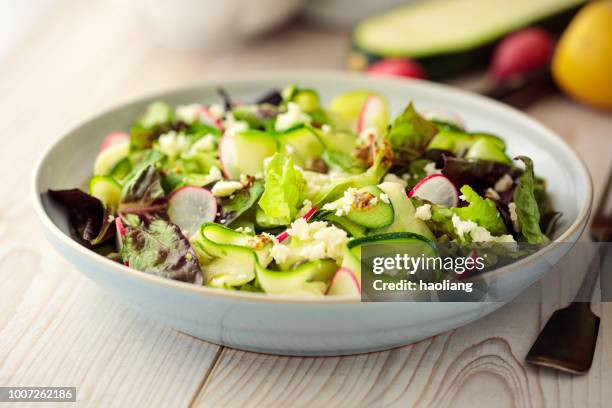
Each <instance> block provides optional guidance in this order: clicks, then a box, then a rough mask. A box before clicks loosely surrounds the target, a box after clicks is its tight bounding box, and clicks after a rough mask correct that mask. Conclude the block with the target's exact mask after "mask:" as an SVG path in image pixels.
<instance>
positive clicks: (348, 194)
mask: <svg viewBox="0 0 612 408" xmlns="http://www.w3.org/2000/svg"><path fill="white" fill-rule="evenodd" d="M356 192H357V190H356V189H355V188H353V187H350V188H349V189H347V190H346V191H345V192H344V195H343V196H342V197H341V198H339V199H338V200H336V201H334V202H331V203H327V204H325V205H323V209H324V210H328V211H335V214H336V215H337V216H338V217H341V216H343V215H345V214H348V212H349V211H350V210H351V205H353V201H355V193H356Z"/></svg>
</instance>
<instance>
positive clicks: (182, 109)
mask: <svg viewBox="0 0 612 408" xmlns="http://www.w3.org/2000/svg"><path fill="white" fill-rule="evenodd" d="M201 110H202V105H200V104H199V103H192V104H190V105H181V106H177V107H176V109H175V116H176V118H177V119H178V120H180V121H181V122H185V123H188V124H192V123H193V122H195V121H196V120H197V119H198V115H199V113H200V111H201Z"/></svg>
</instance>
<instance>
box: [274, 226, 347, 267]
mask: <svg viewBox="0 0 612 408" xmlns="http://www.w3.org/2000/svg"><path fill="white" fill-rule="evenodd" d="M287 234H289V236H290V237H291V239H292V242H291V243H290V244H289V245H285V244H281V243H278V242H276V243H275V244H274V245H273V246H272V250H271V255H272V257H273V258H274V260H275V261H276V262H277V263H285V262H287V261H291V262H299V261H303V260H308V261H314V260H316V259H325V258H330V259H334V260H335V261H336V262H338V263H340V262H342V258H343V256H344V247H345V244H346V241H347V239H348V238H347V235H346V231H344V230H342V229H340V228H337V227H335V226H330V225H329V224H328V223H327V222H325V221H315V222H312V223H308V222H306V220H304V219H303V218H298V219H297V220H295V221H294V222H293V223H292V224H291V226H290V227H289V228H288V229H287ZM294 239H297V241H295V242H294V241H293V240H294Z"/></svg>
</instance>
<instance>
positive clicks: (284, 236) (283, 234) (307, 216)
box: [276, 207, 317, 242]
mask: <svg viewBox="0 0 612 408" xmlns="http://www.w3.org/2000/svg"><path fill="white" fill-rule="evenodd" d="M316 212H317V208H316V207H312V208H311V209H310V210H308V212H306V214H304V215H303V216H302V218H303V219H305V220H306V221H308V220H309V219H310V217H312V216H313V215H314V213H316ZM287 238H289V234H288V233H287V231H283V232H281V233H280V234H278V236H277V237H276V240H277V241H278V242H283V241H284V240H286V239H287Z"/></svg>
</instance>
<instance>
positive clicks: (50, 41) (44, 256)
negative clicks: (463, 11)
mask: <svg viewBox="0 0 612 408" xmlns="http://www.w3.org/2000/svg"><path fill="white" fill-rule="evenodd" d="M113 12H114V10H113V9H112V8H111V5H110V4H109V3H108V2H105V1H65V2H60V5H59V6H57V7H55V8H54V9H52V11H51V12H50V13H49V14H48V15H47V16H46V17H45V18H44V19H43V20H42V22H41V23H40V24H39V25H37V27H36V28H35V29H34V30H33V31H31V33H30V34H29V36H28V37H27V38H26V39H25V40H24V42H23V43H22V44H21V45H20V46H19V47H18V49H17V50H15V51H14V52H12V53H11V54H9V55H7V56H6V57H5V58H4V59H2V60H0V138H1V139H0V140H1V141H2V144H1V148H0V178H1V180H2V184H1V185H0V188H1V190H0V191H2V200H0V244H1V245H0V386H9V385H10V386H50V385H55V386H76V387H77V388H78V392H77V395H78V401H79V402H80V404H82V405H91V406H104V407H106V406H130V407H152V406H166V407H167V406H188V405H194V406H214V407H218V406H269V405H273V406H293V405H298V406H343V407H345V406H383V405H399V406H422V407H429V406H482V407H491V406H495V407H498V406H515V407H532V406H534V407H540V406H563V407H570V406H576V407H582V406H605V405H607V406H610V404H611V403H612V387H611V386H610V384H611V383H610V381H611V377H612V303H607V304H603V305H602V304H596V305H595V306H594V309H595V311H596V312H597V313H598V314H599V315H600V316H601V318H602V325H601V329H600V333H599V343H598V346H597V353H596V355H595V361H594V364H593V367H592V369H591V371H590V372H589V374H588V375H585V376H581V377H572V376H569V375H565V374H559V373H556V372H553V371H547V370H539V369H536V368H533V367H527V366H525V364H524V362H523V359H524V356H525V354H526V352H527V350H528V349H529V347H530V345H531V342H532V340H533V339H534V338H535V337H536V335H537V333H538V331H539V329H540V328H541V326H542V324H543V323H544V322H545V321H546V320H547V318H548V316H549V315H550V313H552V311H553V310H554V308H555V307H556V305H553V304H538V303H515V304H511V305H508V306H506V307H504V308H502V309H501V310H499V311H498V312H496V313H494V314H492V315H490V316H488V317H486V318H484V319H482V320H480V321H478V322H476V323H473V324H471V325H468V326H465V327H462V328H460V329H457V330H453V331H450V332H448V333H444V334H441V335H439V336H436V337H433V338H431V339H427V340H424V341H422V342H419V343H417V344H413V345H410V346H406V347H402V348H399V349H395V350H390V351H386V352H381V353H373V354H366V355H358V356H350V357H343V358H288V357H274V356H266V355H259V354H253V353H247V352H241V351H237V350H232V349H229V348H223V347H219V346H217V345H214V344H209V343H206V342H203V341H201V340H198V339H195V338H192V337H190V336H187V335H184V334H181V333H177V332H175V331H173V330H171V329H168V328H166V327H163V326H160V325H158V324H156V323H154V322H153V321H150V320H148V319H146V318H144V317H143V316H141V315H139V314H138V313H136V312H134V311H132V310H130V309H128V308H127V307H126V306H124V305H123V304H121V303H117V301H115V300H114V299H113V298H112V297H110V296H109V295H108V294H106V293H104V292H103V291H101V290H100V289H98V288H97V287H96V286H95V285H94V284H93V283H92V282H90V281H88V280H87V279H86V278H84V277H82V276H81V275H80V274H79V273H78V272H77V271H75V270H74V269H73V268H72V267H70V266H69V265H68V264H67V262H66V261H64V260H62V259H61V258H60V256H59V255H58V254H57V253H55V252H54V251H53V250H52V248H51V247H50V245H49V244H48V243H47V242H46V241H45V239H44V237H43V236H42V233H41V230H40V229H39V228H38V225H37V220H36V219H35V216H34V213H33V211H32V206H31V204H30V202H29V195H28V186H29V178H30V174H31V171H32V168H33V164H34V161H35V160H36V158H37V157H38V156H39V154H40V153H41V151H42V150H43V148H44V146H46V145H47V144H49V143H50V142H51V141H53V140H55V139H57V138H58V137H60V136H61V135H62V133H63V132H65V131H67V130H69V129H70V128H71V127H73V126H75V125H76V124H78V123H79V122H80V121H82V120H83V119H84V118H87V117H89V116H92V115H94V114H96V113H97V112H99V111H100V110H102V109H104V108H107V107H109V106H111V105H115V104H117V103H119V102H122V101H125V100H128V99H131V98H134V97H136V96H140V95H143V94H147V93H153V92H156V91H159V90H164V89H169V88H173V87H177V86H183V85H188V84H192V83H197V82H198V81H202V80H204V79H206V77H207V76H208V75H209V74H211V73H218V72H225V71H228V70H265V69H266V68H285V67H286V68H294V67H299V68H313V67H318V68H341V67H343V65H344V58H345V50H346V47H347V43H348V35H347V34H345V33H331V32H319V31H316V30H314V29H312V28H307V27H302V26H297V27H296V28H291V29H284V30H282V31H281V32H277V33H275V35H269V36H265V37H263V38H259V39H257V40H253V41H252V42H251V43H249V44H247V45H246V46H244V47H243V48H241V49H234V50H229V51H227V52H226V53H225V54H223V55H215V56H205V55H193V54H192V55H186V54H181V53H178V52H172V51H168V50H164V49H161V48H159V47H157V46H155V45H152V44H151V43H150V41H148V39H147V35H146V33H145V32H142V31H141V30H139V29H138V28H136V27H134V26H132V25H130V24H129V23H128V22H126V21H124V20H122V19H120V18H117V17H116V16H114V15H113ZM529 113H530V114H532V115H533V116H534V117H536V118H538V119H539V120H541V121H542V122H544V123H546V124H547V125H549V126H550V127H551V128H553V129H554V130H556V131H557V132H558V133H559V134H560V135H562V136H563V137H564V138H565V139H566V140H567V141H568V142H569V143H570V144H571V145H572V146H573V147H574V148H575V149H576V150H577V151H578V152H579V153H580V154H581V155H582V156H583V157H584V158H585V160H586V162H587V165H588V166H589V168H590V170H591V172H592V175H593V178H594V182H595V186H596V189H597V191H599V186H600V185H601V183H602V182H603V178H604V177H605V175H606V172H607V168H608V166H609V165H610V163H611V157H612V115H610V114H605V113H603V112H597V111H595V110H592V109H589V108H586V107H584V106H581V105H579V104H577V103H575V102H573V101H570V100H568V99H567V98H565V97H562V96H552V97H549V98H547V99H544V100H542V101H541V102H539V103H538V104H537V105H535V106H533V107H532V108H531V109H530V110H529ZM596 198H597V196H596ZM19 406H23V405H19Z"/></svg>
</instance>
